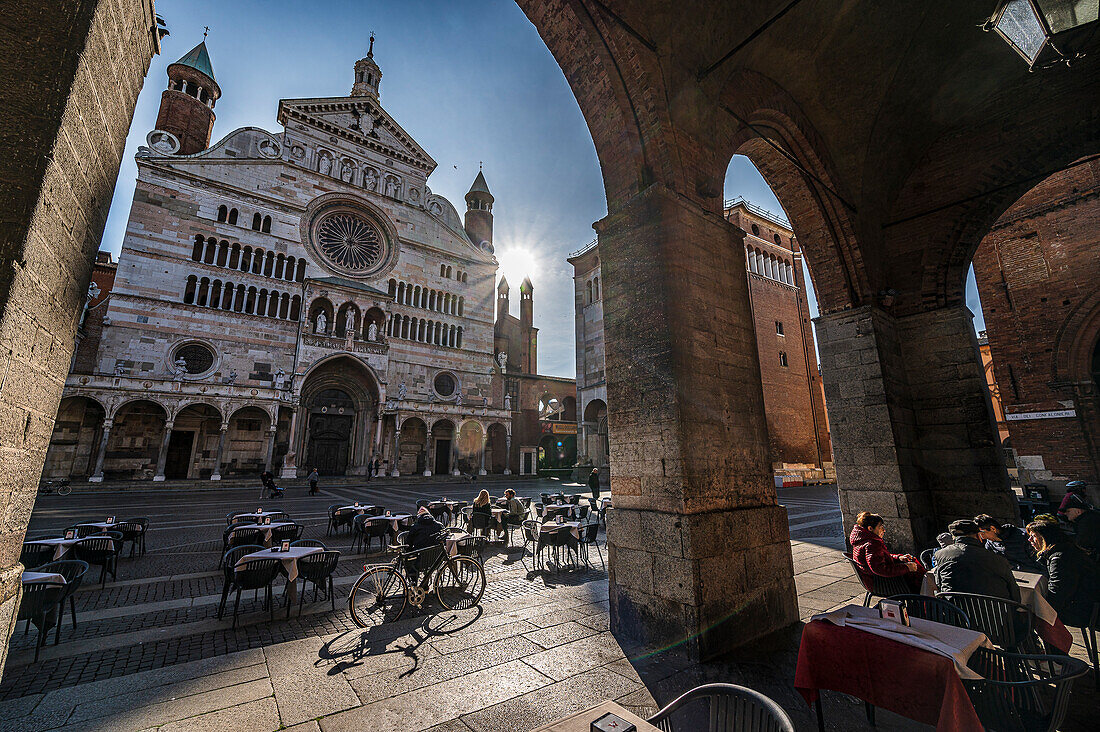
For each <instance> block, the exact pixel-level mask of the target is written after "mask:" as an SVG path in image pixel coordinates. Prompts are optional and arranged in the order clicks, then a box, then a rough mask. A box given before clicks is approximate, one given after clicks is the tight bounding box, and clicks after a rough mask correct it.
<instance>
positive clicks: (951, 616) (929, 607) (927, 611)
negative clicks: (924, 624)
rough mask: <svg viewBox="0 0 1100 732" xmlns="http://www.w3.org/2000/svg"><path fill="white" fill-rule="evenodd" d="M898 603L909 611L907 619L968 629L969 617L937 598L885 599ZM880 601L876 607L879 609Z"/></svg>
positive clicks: (916, 596) (924, 596)
mask: <svg viewBox="0 0 1100 732" xmlns="http://www.w3.org/2000/svg"><path fill="white" fill-rule="evenodd" d="M886 599H888V600H893V601H895V602H900V603H901V604H902V605H904V606H905V609H906V610H908V611H909V617H911V618H922V619H924V620H931V621H932V622H934V623H943V624H944V625H954V626H955V627H956V628H970V617H969V616H968V615H967V614H966V613H965V612H963V611H962V610H960V609H959V608H958V607H956V606H955V605H952V604H951V603H950V602H948V601H947V600H944V599H942V598H939V597H928V596H927V595H894V596H893V597H889V598H886ZM881 606H882V601H881V600H879V603H878V605H877V606H876V607H881Z"/></svg>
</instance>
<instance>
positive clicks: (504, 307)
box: [497, 277, 509, 320]
mask: <svg viewBox="0 0 1100 732" xmlns="http://www.w3.org/2000/svg"><path fill="white" fill-rule="evenodd" d="M508 304H509V303H508V278H507V277H501V278H500V284H499V285H497V320H503V319H504V318H505V317H507V315H508Z"/></svg>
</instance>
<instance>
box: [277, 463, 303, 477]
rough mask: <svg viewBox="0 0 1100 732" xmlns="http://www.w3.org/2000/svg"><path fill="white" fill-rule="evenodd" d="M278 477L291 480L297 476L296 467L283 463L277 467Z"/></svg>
mask: <svg viewBox="0 0 1100 732" xmlns="http://www.w3.org/2000/svg"><path fill="white" fill-rule="evenodd" d="M279 477H280V478H282V479H284V480H288V479H289V480H293V479H294V478H297V477H298V468H296V467H294V466H293V465H284V466H283V467H282V468H280V469H279Z"/></svg>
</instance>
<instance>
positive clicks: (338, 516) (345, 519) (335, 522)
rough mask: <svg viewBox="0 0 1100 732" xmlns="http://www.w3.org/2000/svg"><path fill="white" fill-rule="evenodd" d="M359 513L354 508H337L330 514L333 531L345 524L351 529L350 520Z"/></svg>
mask: <svg viewBox="0 0 1100 732" xmlns="http://www.w3.org/2000/svg"><path fill="white" fill-rule="evenodd" d="M358 514H359V512H358V511H356V510H355V509H354V508H338V509H336V513H334V514H333V515H332V519H331V523H332V529H333V531H339V530H340V527H341V526H347V527H348V531H349V532H350V531H351V522H352V521H353V520H355V517H356V516H357V515H358Z"/></svg>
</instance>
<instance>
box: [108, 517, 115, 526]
mask: <svg viewBox="0 0 1100 732" xmlns="http://www.w3.org/2000/svg"><path fill="white" fill-rule="evenodd" d="M114 522H115V517H114V516H108V517H107V525H111V524H113V523H114Z"/></svg>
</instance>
